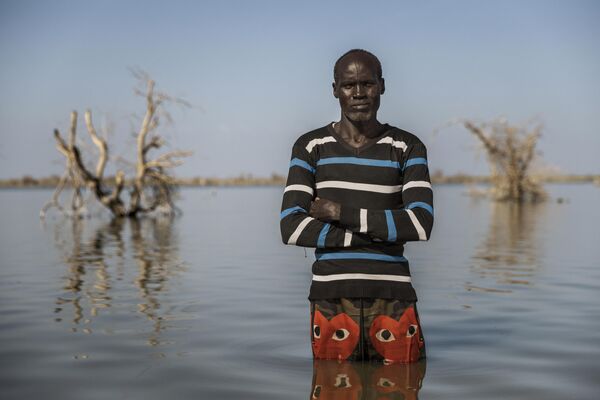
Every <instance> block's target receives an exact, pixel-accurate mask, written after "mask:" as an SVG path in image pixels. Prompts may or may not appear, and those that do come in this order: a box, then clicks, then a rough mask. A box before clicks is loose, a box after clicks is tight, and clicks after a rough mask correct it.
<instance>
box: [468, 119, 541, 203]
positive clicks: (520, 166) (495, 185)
mask: <svg viewBox="0 0 600 400" xmlns="http://www.w3.org/2000/svg"><path fill="white" fill-rule="evenodd" d="M460 123H461V124H462V125H463V126H464V127H465V128H467V130H469V132H471V133H472V134H473V135H474V136H475V137H476V138H477V139H479V141H480V142H481V144H482V146H483V148H484V150H485V152H486V156H487V159H488V162H489V164H490V169H491V182H492V188H491V190H490V192H491V193H490V194H491V195H492V197H493V198H494V199H496V200H507V201H515V202H525V201H527V202H536V201H540V200H543V199H544V198H545V197H546V192H545V191H544V188H543V187H542V185H541V184H540V183H539V181H538V180H536V179H535V177H533V176H532V174H531V166H532V162H533V161H534V160H535V158H536V149H535V146H536V145H537V143H538V140H539V138H540V136H541V132H542V128H543V125H542V124H541V123H535V124H532V123H531V122H529V123H525V124H523V125H511V124H509V123H508V121H507V120H506V119H504V118H499V119H496V120H493V121H491V122H482V123H476V122H473V121H470V120H462V121H460Z"/></svg>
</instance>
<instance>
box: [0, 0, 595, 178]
mask: <svg viewBox="0 0 600 400" xmlns="http://www.w3.org/2000/svg"><path fill="white" fill-rule="evenodd" d="M599 20H600V2H597V1H566V0H565V1H503V2H491V1H485V2H484V1H373V2H355V1H303V2H297V1H224V0H221V1H202V2H200V1H170V2H164V1H144V2H142V1H94V2H91V1H78V2H75V1H1V2H0V55H1V56H0V136H1V142H0V143H1V144H0V178H8V177H15V176H22V175H24V174H30V175H34V176H44V175H49V174H51V173H60V172H61V170H62V160H61V156H60V155H59V153H58V152H57V151H56V150H55V149H54V143H53V138H52V130H53V129H54V128H55V127H58V128H60V129H62V130H63V131H66V129H67V128H68V121H69V113H70V111H71V110H73V109H77V110H79V112H80V113H81V114H82V113H83V111H84V110H85V109H86V108H90V109H91V110H92V112H93V114H94V117H95V120H96V121H97V124H98V125H100V124H101V123H102V121H111V122H112V123H113V124H114V126H115V132H114V140H115V142H116V144H117V145H118V148H117V149H115V151H114V154H118V155H121V156H123V157H130V154H131V156H132V155H133V152H131V151H130V149H129V148H128V147H127V143H130V141H131V132H132V130H133V128H132V117H131V115H132V114H133V113H138V114H141V113H142V112H143V110H144V104H143V101H142V99H140V98H139V97H135V96H134V95H133V92H132V88H133V86H134V84H135V81H134V79H133V77H132V76H131V74H130V72H129V68H130V67H141V68H143V69H144V70H146V71H148V72H149V73H150V74H151V75H152V77H153V78H154V79H155V80H156V81H157V85H158V88H159V89H162V90H164V91H166V92H168V93H170V94H172V95H175V96H180V97H183V98H185V99H186V100H188V101H190V102H191V103H192V104H194V106H195V107H194V108H191V109H180V108H177V107H174V108H171V111H172V116H173V118H174V120H175V124H174V125H173V126H169V127H165V130H164V133H165V135H166V136H167V137H168V139H169V143H170V146H171V148H185V149H191V150H193V151H194V155H193V156H192V157H191V158H189V159H188V160H187V161H186V163H185V165H184V166H182V167H181V168H180V169H179V170H178V175H179V176H197V175H199V176H221V177H226V176H233V175H237V174H239V173H252V174H254V175H270V174H271V173H272V172H277V173H281V174H285V173H286V171H287V166H288V161H289V157H290V151H291V145H292V144H293V142H294V140H295V139H296V138H297V137H298V136H299V135H301V134H302V133H304V132H306V131H308V130H311V129H314V128H317V127H320V126H323V125H325V124H326V123H328V122H330V121H333V120H337V119H338V117H339V111H338V105H337V103H336V100H335V99H334V98H333V96H332V95H331V80H332V66H333V63H334V62H335V60H336V59H337V57H338V56H339V55H341V54H342V53H343V52H345V51H346V50H348V49H350V48H356V47H358V48H365V49H368V50H370V51H372V52H374V53H375V54H377V55H378V56H379V58H380V60H381V62H382V64H383V70H384V77H385V78H386V86H387V92H386V94H385V95H384V96H383V97H382V106H381V109H380V114H379V115H380V120H381V121H383V122H388V123H391V124H393V125H396V126H398V127H401V128H403V129H406V130H409V131H411V132H413V133H415V134H416V135H418V136H419V137H421V139H422V140H423V141H424V142H425V143H426V144H427V146H428V149H429V158H430V166H431V168H432V169H433V170H435V169H441V170H443V171H444V172H446V173H457V172H467V173H476V174H483V173H486V172H487V166H486V164H485V161H484V158H483V155H481V154H480V155H478V154H477V152H476V151H475V148H476V141H475V139H474V138H473V137H471V136H470V135H469V134H468V133H467V132H466V131H465V130H464V129H462V128H460V127H454V128H448V129H445V130H443V131H442V132H441V133H440V134H437V135H434V133H433V132H434V130H435V128H436V127H439V126H441V125H443V124H445V123H446V122H448V121H449V120H451V119H453V118H473V119H475V120H480V121H484V120H489V119H491V118H494V117H498V116H505V117H507V118H508V119H509V120H510V121H513V122H515V123H517V122H522V121H524V120H526V119H528V118H532V117H538V118H539V120H540V121H543V123H544V125H545V130H544V136H543V137H542V140H541V143H540V150H541V151H542V153H543V156H544V160H545V162H546V163H547V164H548V165H550V166H553V167H556V168H560V170H562V171H563V172H567V173H600V161H599V158H598V154H599V151H600V132H599V128H598V124H599V122H600V121H599V118H598V117H599V116H600V73H599V71H600V41H599V40H598V38H600V24H598V21H599ZM80 133H81V136H82V137H84V135H85V132H84V130H83V129H80Z"/></svg>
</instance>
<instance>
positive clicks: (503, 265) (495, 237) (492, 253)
mask: <svg viewBox="0 0 600 400" xmlns="http://www.w3.org/2000/svg"><path fill="white" fill-rule="evenodd" d="M490 207H491V211H490V212H491V214H490V216H491V219H490V222H489V228H488V232H487V235H486V236H485V237H484V238H483V239H482V241H481V243H480V244H479V246H478V247H477V249H476V252H475V254H474V256H473V258H474V261H475V263H474V265H473V267H472V272H473V273H475V274H476V275H477V276H478V277H479V278H482V279H488V280H489V279H492V280H493V281H494V283H493V284H490V285H485V286H487V287H482V286H478V285H475V284H473V283H472V282H467V285H466V287H467V290H476V291H486V292H507V293H509V292H511V291H512V289H511V288H510V287H511V286H514V285H526V286H527V285H531V284H532V283H533V278H534V276H535V273H536V271H537V269H538V268H539V258H540V243H541V241H540V240H539V238H538V233H539V232H538V230H539V229H538V226H539V223H540V221H541V220H542V219H543V218H544V214H545V205H544V204H543V203H541V204H512V203H508V202H491V203H490ZM497 286H500V287H497Z"/></svg>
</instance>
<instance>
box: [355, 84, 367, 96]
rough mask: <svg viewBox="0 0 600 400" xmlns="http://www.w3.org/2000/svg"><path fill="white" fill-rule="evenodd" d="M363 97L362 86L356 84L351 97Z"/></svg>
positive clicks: (363, 90)
mask: <svg viewBox="0 0 600 400" xmlns="http://www.w3.org/2000/svg"><path fill="white" fill-rule="evenodd" d="M364 95H365V89H364V88H363V86H362V85H361V84H360V83H358V84H356V85H354V93H352V96H353V97H363V96H364Z"/></svg>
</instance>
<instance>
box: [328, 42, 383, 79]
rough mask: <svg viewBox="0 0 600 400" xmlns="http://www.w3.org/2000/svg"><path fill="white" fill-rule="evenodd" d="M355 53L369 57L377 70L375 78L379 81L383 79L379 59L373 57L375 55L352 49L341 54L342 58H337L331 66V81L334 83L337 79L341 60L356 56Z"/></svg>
mask: <svg viewBox="0 0 600 400" xmlns="http://www.w3.org/2000/svg"><path fill="white" fill-rule="evenodd" d="M356 53H358V54H363V55H365V56H367V57H369V58H370V59H371V60H372V61H373V62H374V63H375V68H377V77H378V78H379V79H381V78H383V71H382V68H381V62H379V59H378V58H377V56H375V54H373V53H371V52H370V51H367V50H363V49H352V50H348V51H347V52H345V53H344V54H342V56H341V57H340V58H338V59H337V61H336V62H335V65H334V66H333V80H334V81H337V79H338V76H339V74H338V69H339V67H340V64H341V63H342V60H343V59H344V58H346V57H347V56H349V55H352V54H356Z"/></svg>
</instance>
